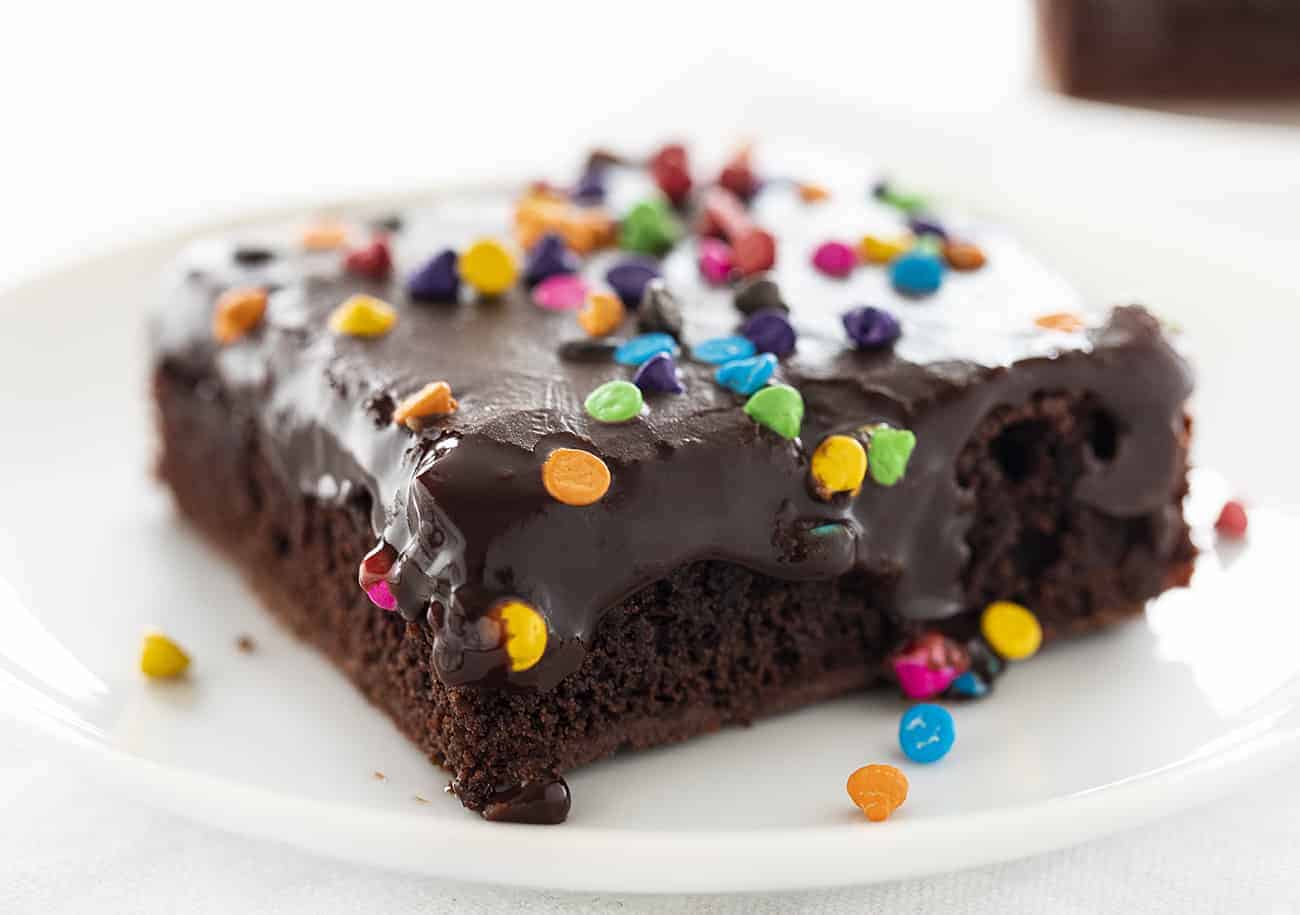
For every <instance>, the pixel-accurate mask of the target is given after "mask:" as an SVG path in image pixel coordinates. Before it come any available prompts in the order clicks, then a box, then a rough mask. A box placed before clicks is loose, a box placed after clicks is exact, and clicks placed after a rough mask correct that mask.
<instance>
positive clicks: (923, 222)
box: [907, 216, 948, 241]
mask: <svg viewBox="0 0 1300 915" xmlns="http://www.w3.org/2000/svg"><path fill="white" fill-rule="evenodd" d="M907 227H908V228H909V229H911V230H912V234H913V235H915V236H916V237H917V238H920V237H921V236H922V235H933V236H935V237H936V238H940V239H943V240H944V241H947V240H948V232H947V231H946V230H945V229H944V227H943V226H942V225H940V224H939V222H938V220H934V219H927V218H926V217H924V216H913V217H911V218H910V219H908V220H907Z"/></svg>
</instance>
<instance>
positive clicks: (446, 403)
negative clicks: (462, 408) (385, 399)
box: [393, 381, 457, 427]
mask: <svg viewBox="0 0 1300 915" xmlns="http://www.w3.org/2000/svg"><path fill="white" fill-rule="evenodd" d="M456 407H457V404H456V400H455V398H454V397H452V396H451V385H449V384H447V382H445V381H434V382H431V383H430V384H426V385H425V386H424V387H422V388H420V390H418V391H416V392H415V393H414V394H412V395H411V396H410V397H407V398H406V399H404V400H403V401H402V402H401V403H399V404H398V405H397V409H395V410H394V411H393V422H395V423H405V424H406V425H407V426H411V427H413V426H414V425H417V424H416V423H415V420H419V419H424V418H425V417H426V416H446V415H447V414H448V413H455V412H456Z"/></svg>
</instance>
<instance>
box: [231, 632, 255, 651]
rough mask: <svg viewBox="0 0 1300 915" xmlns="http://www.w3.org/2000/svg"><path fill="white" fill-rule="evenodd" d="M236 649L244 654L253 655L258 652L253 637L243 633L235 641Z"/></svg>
mask: <svg viewBox="0 0 1300 915" xmlns="http://www.w3.org/2000/svg"><path fill="white" fill-rule="evenodd" d="M235 647H236V648H238V649H239V650H240V651H242V652H243V653H244V654H252V653H253V652H254V651H256V650H257V643H256V642H254V641H253V637H252V636H251V635H249V634H248V633H241V634H240V636H239V638H237V639H235Z"/></svg>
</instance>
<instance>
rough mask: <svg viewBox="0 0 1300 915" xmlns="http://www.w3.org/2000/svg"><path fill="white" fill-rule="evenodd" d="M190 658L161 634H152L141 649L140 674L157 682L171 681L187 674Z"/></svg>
mask: <svg viewBox="0 0 1300 915" xmlns="http://www.w3.org/2000/svg"><path fill="white" fill-rule="evenodd" d="M189 666H190V656H189V655H187V654H186V653H185V652H184V651H182V650H181V646H179V645H177V644H176V643H175V642H173V641H172V640H171V639H169V638H167V636H165V635H163V634H162V633H161V632H150V633H148V634H147V635H146V636H145V637H144V645H143V646H141V649H140V672H141V673H143V674H144V675H145V676H146V677H149V678H150V679H155V680H170V679H172V678H174V677H179V676H180V675H181V674H183V673H185V669H186V668H187V667H189Z"/></svg>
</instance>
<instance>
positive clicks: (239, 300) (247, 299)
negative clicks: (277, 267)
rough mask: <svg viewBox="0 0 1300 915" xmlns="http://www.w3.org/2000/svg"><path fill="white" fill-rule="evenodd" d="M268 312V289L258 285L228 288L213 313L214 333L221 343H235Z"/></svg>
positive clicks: (218, 300)
mask: <svg viewBox="0 0 1300 915" xmlns="http://www.w3.org/2000/svg"><path fill="white" fill-rule="evenodd" d="M264 314H266V290H265V289H262V288H261V287H258V286H250V287H245V288H241V289H228V290H226V291H225V292H223V293H222V294H221V297H220V298H218V299H217V308H216V311H215V312H213V314H212V335H213V336H214V337H216V338H217V340H218V341H219V342H221V343H234V342H235V341H236V340H238V339H239V338H240V337H242V336H244V334H246V333H248V332H249V331H250V330H252V329H253V328H254V327H256V326H257V325H258V323H259V322H260V321H261V320H262V315H264Z"/></svg>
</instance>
